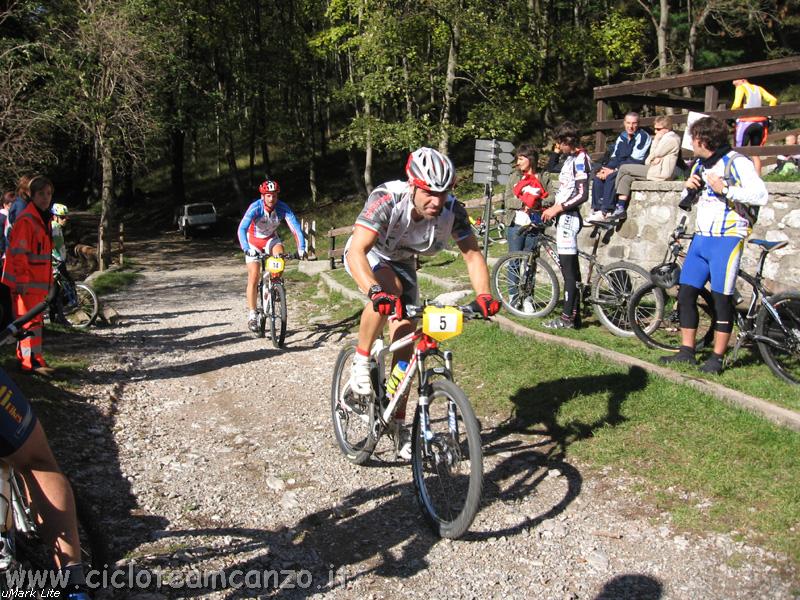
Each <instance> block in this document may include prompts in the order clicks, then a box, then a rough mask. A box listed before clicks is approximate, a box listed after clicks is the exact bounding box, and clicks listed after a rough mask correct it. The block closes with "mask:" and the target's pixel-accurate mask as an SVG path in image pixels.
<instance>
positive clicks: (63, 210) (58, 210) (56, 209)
mask: <svg viewBox="0 0 800 600" xmlns="http://www.w3.org/2000/svg"><path fill="white" fill-rule="evenodd" d="M50 212H51V213H52V214H54V215H55V216H57V217H66V216H67V215H68V214H69V209H68V208H67V207H66V206H64V205H63V204H58V203H55V204H53V206H51V207H50Z"/></svg>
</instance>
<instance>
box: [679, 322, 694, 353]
mask: <svg viewBox="0 0 800 600" xmlns="http://www.w3.org/2000/svg"><path fill="white" fill-rule="evenodd" d="M696 337H697V329H686V328H684V327H681V345H682V346H686V347H688V348H692V349H693V350H694V344H695V338H696Z"/></svg>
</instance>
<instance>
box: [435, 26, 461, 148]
mask: <svg viewBox="0 0 800 600" xmlns="http://www.w3.org/2000/svg"><path fill="white" fill-rule="evenodd" d="M460 42H461V29H460V27H459V25H458V23H457V22H456V23H453V26H452V28H451V30H450V52H449V53H448V55H447V76H446V78H445V82H444V99H443V101H442V120H441V127H440V129H439V152H441V153H442V154H447V153H448V150H449V149H450V131H449V129H450V111H451V109H452V104H453V90H454V88H455V82H456V68H457V67H458V48H459V44H460Z"/></svg>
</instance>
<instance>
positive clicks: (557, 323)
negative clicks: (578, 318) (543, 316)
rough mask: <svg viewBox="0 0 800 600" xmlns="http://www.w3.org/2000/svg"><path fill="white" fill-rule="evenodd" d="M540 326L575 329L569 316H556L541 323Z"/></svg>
mask: <svg viewBox="0 0 800 600" xmlns="http://www.w3.org/2000/svg"><path fill="white" fill-rule="evenodd" d="M542 327H545V328H547V329H575V322H574V321H573V320H572V319H570V318H569V317H563V316H562V317H558V318H556V319H553V320H551V321H545V322H544V323H542Z"/></svg>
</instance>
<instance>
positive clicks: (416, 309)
mask: <svg viewBox="0 0 800 600" xmlns="http://www.w3.org/2000/svg"><path fill="white" fill-rule="evenodd" d="M427 306H435V307H436V308H445V307H453V308H457V309H458V310H460V311H461V313H462V314H463V315H464V318H466V319H485V317H484V316H483V313H482V312H480V311H478V310H475V309H474V308H473V307H472V305H471V304H465V305H463V306H459V305H456V304H442V303H441V302H435V301H433V300H425V301H424V302H423V303H422V304H421V305H416V304H406V305H404V306H403V312H404V314H405V316H406V317H408V318H410V319H414V318H416V317H421V316H422V313H423V311H424V310H425V307H427Z"/></svg>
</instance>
